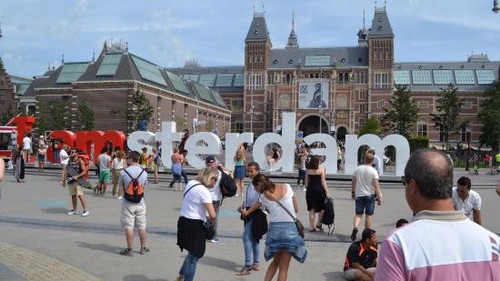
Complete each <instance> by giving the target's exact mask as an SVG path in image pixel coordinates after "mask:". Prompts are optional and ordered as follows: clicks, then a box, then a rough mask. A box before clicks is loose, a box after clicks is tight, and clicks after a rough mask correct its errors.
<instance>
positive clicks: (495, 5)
mask: <svg viewBox="0 0 500 281" xmlns="http://www.w3.org/2000/svg"><path fill="white" fill-rule="evenodd" d="M491 10H492V11H493V13H495V14H498V12H499V11H500V7H498V1H497V0H493V9H491Z"/></svg>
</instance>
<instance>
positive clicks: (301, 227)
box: [276, 201, 305, 239]
mask: <svg viewBox="0 0 500 281" xmlns="http://www.w3.org/2000/svg"><path fill="white" fill-rule="evenodd" d="M276 203H278V205H280V207H281V208H283V210H285V211H286V212H287V213H288V215H289V216H290V217H291V218H292V219H293V221H294V222H295V226H296V227H297V231H298V232H299V235H300V237H302V239H304V236H305V233H304V225H302V223H301V222H300V220H299V219H298V218H297V217H296V216H294V215H292V213H291V212H290V211H288V209H287V208H285V206H283V204H281V202H279V201H276Z"/></svg>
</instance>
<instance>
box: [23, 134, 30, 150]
mask: <svg viewBox="0 0 500 281" xmlns="http://www.w3.org/2000/svg"><path fill="white" fill-rule="evenodd" d="M30 149H31V139H30V138H29V137H24V138H23V150H30Z"/></svg>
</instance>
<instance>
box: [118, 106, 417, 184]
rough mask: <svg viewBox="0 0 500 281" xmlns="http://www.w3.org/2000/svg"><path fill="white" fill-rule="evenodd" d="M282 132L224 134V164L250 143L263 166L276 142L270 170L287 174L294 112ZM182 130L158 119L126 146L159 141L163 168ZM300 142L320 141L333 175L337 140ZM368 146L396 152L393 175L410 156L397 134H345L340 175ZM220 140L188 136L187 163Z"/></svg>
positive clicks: (214, 151) (197, 164)
mask: <svg viewBox="0 0 500 281" xmlns="http://www.w3.org/2000/svg"><path fill="white" fill-rule="evenodd" d="M282 120H283V124H282V134H281V135H279V134H276V133H265V134H262V135H260V136H259V137H258V138H257V139H256V140H255V142H253V139H254V136H253V133H242V134H239V133H227V134H226V136H225V138H226V153H225V158H226V159H225V166H227V167H233V166H234V155H235V153H236V150H237V149H238V146H239V145H240V144H242V143H248V144H252V145H253V152H252V153H253V159H254V161H256V162H257V163H259V165H260V166H261V167H265V166H266V163H267V156H266V146H267V145H268V144H272V143H276V144H278V145H280V146H281V149H282V152H283V153H282V156H281V158H280V159H279V160H278V162H277V163H276V164H275V165H274V167H273V168H274V169H276V170H278V169H281V171H283V172H285V173H291V172H293V169H294V154H295V136H296V131H295V124H296V119H295V114H294V113H290V112H284V113H283V119H282ZM181 137H182V133H180V132H177V131H176V124H175V122H162V129H161V131H160V132H158V133H156V134H155V133H152V132H147V131H137V132H133V133H132V134H130V135H129V137H128V140H127V145H128V147H129V149H131V150H135V151H141V149H142V148H143V147H147V148H148V151H151V149H152V145H153V144H154V143H156V142H157V141H159V142H161V144H162V152H163V157H162V162H163V165H164V166H166V167H170V166H171V164H172V163H171V160H170V155H171V152H172V149H173V148H174V143H175V142H179V141H180V140H181ZM303 140H304V142H305V143H306V144H308V145H310V144H312V143H314V142H322V143H324V144H325V147H324V148H314V149H312V153H313V154H314V155H320V156H325V162H324V163H323V165H324V167H326V173H327V174H328V175H334V174H337V172H338V171H337V142H336V140H335V138H333V137H332V136H330V135H328V134H320V133H317V134H311V135H308V136H306V137H305V138H304V139H303ZM363 145H368V146H370V147H372V148H374V149H375V151H377V152H379V153H380V154H382V152H383V151H384V149H385V148H386V147H388V146H393V147H394V148H395V151H396V155H395V158H396V159H395V160H396V161H395V164H396V170H395V173H396V176H401V175H403V171H404V167H405V165H406V162H407V161H408V159H409V157H410V146H409V144H408V141H407V139H406V138H405V137H403V136H401V135H388V136H386V137H384V138H383V139H381V138H380V137H378V136H376V135H371V134H368V135H363V136H361V137H359V138H358V136H357V135H346V139H345V170H344V173H343V174H346V175H352V173H353V172H354V169H355V168H356V166H357V159H358V150H359V148H360V147H361V146H363ZM221 148H222V145H221V141H220V139H219V138H218V136H217V135H215V134H213V133H210V132H199V133H195V134H193V135H191V136H190V137H189V138H188V139H187V141H186V144H185V149H187V150H188V151H189V154H188V155H187V157H186V160H187V161H188V162H189V164H190V165H191V166H193V167H194V168H196V169H201V168H203V167H204V166H205V161H204V158H201V157H200V155H204V156H206V155H214V156H218V155H219V154H220V152H221Z"/></svg>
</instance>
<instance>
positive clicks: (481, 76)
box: [476, 69, 495, 85]
mask: <svg viewBox="0 0 500 281" xmlns="http://www.w3.org/2000/svg"><path fill="white" fill-rule="evenodd" d="M476 75H477V83H478V84H479V85H488V84H491V83H493V81H495V74H494V73H493V70H492V69H478V70H476Z"/></svg>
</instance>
